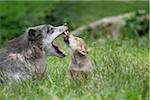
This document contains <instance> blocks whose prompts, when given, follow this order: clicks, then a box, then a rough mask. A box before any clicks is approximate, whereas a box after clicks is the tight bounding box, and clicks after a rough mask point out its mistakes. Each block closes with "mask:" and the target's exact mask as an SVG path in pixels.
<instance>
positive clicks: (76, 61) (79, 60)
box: [72, 53, 87, 65]
mask: <svg viewBox="0 0 150 100" xmlns="http://www.w3.org/2000/svg"><path fill="white" fill-rule="evenodd" d="M86 59H87V56H83V55H80V54H78V53H73V55H72V63H73V64H76V65H77V64H80V63H82V62H83V61H84V60H86Z"/></svg>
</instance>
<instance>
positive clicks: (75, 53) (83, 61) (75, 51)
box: [64, 32, 92, 78]
mask: <svg viewBox="0 0 150 100" xmlns="http://www.w3.org/2000/svg"><path fill="white" fill-rule="evenodd" d="M64 42H65V43H66V44H67V45H68V46H69V47H70V49H71V53H72V56H71V62H70V65H69V68H68V77H69V78H71V77H77V78H83V77H84V78H86V77H87V74H88V73H89V72H91V70H92V65H91V62H90V60H89V58H88V51H87V46H86V43H85V42H84V40H83V39H81V38H79V37H76V36H74V35H72V34H69V33H68V32H65V36H64Z"/></svg>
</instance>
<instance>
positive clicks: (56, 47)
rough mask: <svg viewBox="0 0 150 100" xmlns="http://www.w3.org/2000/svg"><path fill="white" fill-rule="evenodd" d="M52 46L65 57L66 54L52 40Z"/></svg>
mask: <svg viewBox="0 0 150 100" xmlns="http://www.w3.org/2000/svg"><path fill="white" fill-rule="evenodd" d="M52 46H53V47H54V48H55V50H56V52H57V53H58V54H59V55H60V56H61V57H65V54H64V53H63V52H62V51H61V50H60V49H59V48H58V46H56V45H55V44H54V43H53V42H52Z"/></svg>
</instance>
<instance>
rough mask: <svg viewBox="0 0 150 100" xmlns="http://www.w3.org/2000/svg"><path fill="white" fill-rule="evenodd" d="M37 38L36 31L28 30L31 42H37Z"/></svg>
mask: <svg viewBox="0 0 150 100" xmlns="http://www.w3.org/2000/svg"><path fill="white" fill-rule="evenodd" d="M35 37H36V30H34V29H29V30H28V39H29V40H35Z"/></svg>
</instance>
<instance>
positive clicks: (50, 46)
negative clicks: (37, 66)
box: [26, 25, 67, 57]
mask: <svg viewBox="0 0 150 100" xmlns="http://www.w3.org/2000/svg"><path fill="white" fill-rule="evenodd" d="M26 31H27V32H26V33H27V36H28V40H29V41H30V44H31V45H35V46H38V47H39V48H40V49H42V50H43V51H44V52H45V54H46V55H47V56H58V57H65V55H64V53H63V52H62V51H60V49H59V48H58V47H57V46H56V45H55V44H54V43H53V41H54V40H55V39H56V38H57V37H58V36H59V35H61V34H62V33H64V32H65V31H67V26H66V25H62V26H58V27H54V26H52V25H39V26H35V27H30V28H28V29H27V30H26Z"/></svg>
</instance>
